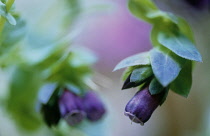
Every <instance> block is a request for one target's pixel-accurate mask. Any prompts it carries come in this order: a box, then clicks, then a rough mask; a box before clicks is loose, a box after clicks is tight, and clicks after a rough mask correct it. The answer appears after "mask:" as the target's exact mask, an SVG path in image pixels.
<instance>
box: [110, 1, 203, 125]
mask: <svg viewBox="0 0 210 136" xmlns="http://www.w3.org/2000/svg"><path fill="white" fill-rule="evenodd" d="M128 7H129V9H130V11H131V13H132V14H133V15H135V16H136V17H138V18H140V19H142V20H144V21H146V22H148V23H150V24H151V25H152V30H151V37H150V38H151V43H152V45H153V46H154V47H153V49H151V50H150V51H148V52H143V53H139V54H136V55H133V56H131V57H128V58H126V59H124V60H122V61H121V62H120V63H119V64H118V65H117V66H116V67H115V69H114V71H115V70H118V69H122V68H126V67H127V69H126V71H125V72H124V74H123V80H124V81H125V82H124V85H123V87H122V89H128V88H131V87H138V90H139V92H137V93H136V95H135V96H134V97H133V98H132V99H131V100H130V102H129V103H128V104H127V106H126V108H125V115H126V116H128V117H129V118H130V119H131V120H132V121H134V122H136V123H141V124H142V125H143V124H144V123H145V122H146V121H148V120H149V118H150V116H151V115H152V113H153V111H154V110H155V109H156V108H157V106H158V105H161V104H163V103H164V101H165V99H166V97H167V94H168V91H169V90H172V91H174V92H175V93H177V94H179V95H181V96H184V97H187V96H188V95H189V92H190V89H191V85H192V67H193V62H195V61H197V62H202V57H201V55H200V53H199V51H198V50H197V49H196V47H195V41H194V39H193V34H192V31H191V29H190V27H189V25H188V23H187V22H186V21H185V20H184V19H182V18H180V17H178V16H176V15H174V14H172V13H169V12H164V11H161V10H159V9H158V8H157V7H156V6H155V4H154V3H153V2H152V1H150V0H129V3H128Z"/></svg>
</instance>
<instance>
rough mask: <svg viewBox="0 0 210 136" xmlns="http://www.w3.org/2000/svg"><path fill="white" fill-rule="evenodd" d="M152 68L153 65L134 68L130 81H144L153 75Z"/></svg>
mask: <svg viewBox="0 0 210 136" xmlns="http://www.w3.org/2000/svg"><path fill="white" fill-rule="evenodd" d="M152 74H153V73H152V68H151V67H149V66H148V67H141V68H138V69H135V70H133V72H132V74H131V77H130V82H135V83H139V82H142V81H144V80H145V79H147V78H149V77H150V76H152Z"/></svg>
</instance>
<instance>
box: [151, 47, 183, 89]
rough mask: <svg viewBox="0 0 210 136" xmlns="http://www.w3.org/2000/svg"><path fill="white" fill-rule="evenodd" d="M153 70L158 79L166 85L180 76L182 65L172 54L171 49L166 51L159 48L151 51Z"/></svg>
mask: <svg viewBox="0 0 210 136" xmlns="http://www.w3.org/2000/svg"><path fill="white" fill-rule="evenodd" d="M150 59H151V65H152V70H153V73H154V75H155V77H156V78H157V80H158V81H159V82H160V83H161V84H162V85H163V86H164V87H166V86H168V85H169V84H170V83H171V82H172V81H173V80H174V79H176V77H177V76H178V74H179V72H180V70H181V67H180V65H179V64H178V63H177V62H176V61H175V60H174V59H173V58H172V57H171V56H170V51H169V52H168V53H164V52H162V51H160V50H158V49H153V50H151V52H150Z"/></svg>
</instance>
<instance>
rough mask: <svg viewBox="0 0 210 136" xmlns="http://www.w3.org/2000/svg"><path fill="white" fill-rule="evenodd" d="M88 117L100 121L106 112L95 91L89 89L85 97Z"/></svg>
mask: <svg viewBox="0 0 210 136" xmlns="http://www.w3.org/2000/svg"><path fill="white" fill-rule="evenodd" d="M83 102H84V108H85V112H86V114H87V119H89V120H90V121H98V120H99V119H101V118H102V116H103V115H104V114H105V112H106V110H105V107H104V104H103V103H102V101H101V100H100V98H99V97H98V96H97V94H96V93H94V92H93V91H89V92H87V93H86V94H85V96H84V98H83Z"/></svg>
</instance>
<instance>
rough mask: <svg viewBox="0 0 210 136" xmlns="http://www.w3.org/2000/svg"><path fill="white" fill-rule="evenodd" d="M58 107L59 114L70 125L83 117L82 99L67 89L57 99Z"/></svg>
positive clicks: (75, 123) (78, 121)
mask: <svg viewBox="0 0 210 136" xmlns="http://www.w3.org/2000/svg"><path fill="white" fill-rule="evenodd" d="M59 109H60V113H61V116H62V117H63V118H64V119H65V120H66V121H67V123H68V124H69V125H71V126H74V125H77V124H79V123H80V122H81V121H82V120H83V119H84V117H85V112H84V108H83V104H82V99H81V98H80V97H79V96H77V95H75V94H74V93H72V92H70V91H68V90H65V91H64V92H63V94H62V95H61V97H60V99H59Z"/></svg>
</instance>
